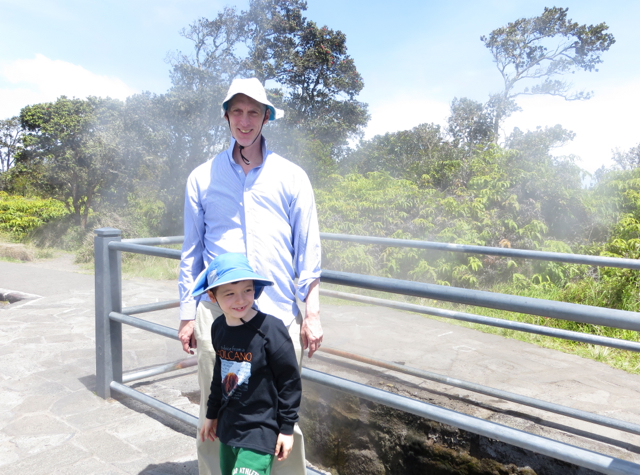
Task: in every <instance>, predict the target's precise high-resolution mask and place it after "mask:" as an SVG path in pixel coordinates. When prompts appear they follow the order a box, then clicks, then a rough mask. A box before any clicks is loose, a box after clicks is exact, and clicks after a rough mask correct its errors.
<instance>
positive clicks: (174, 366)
mask: <svg viewBox="0 0 640 475" xmlns="http://www.w3.org/2000/svg"><path fill="white" fill-rule="evenodd" d="M192 366H198V358H197V357H196V356H192V357H191V358H186V359H184V360H180V361H176V362H175V363H167V364H162V365H158V366H153V367H151V368H146V369H141V370H138V371H129V372H128V373H124V374H123V375H122V382H123V383H130V382H131V381H138V380H139V379H144V378H150V377H151V376H156V375H158V374H163V373H169V372H170V371H177V370H179V369H185V368H191V367H192Z"/></svg>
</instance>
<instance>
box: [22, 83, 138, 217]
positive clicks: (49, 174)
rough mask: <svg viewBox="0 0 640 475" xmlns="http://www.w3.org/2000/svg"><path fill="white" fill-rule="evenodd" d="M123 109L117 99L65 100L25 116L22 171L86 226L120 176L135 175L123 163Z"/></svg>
mask: <svg viewBox="0 0 640 475" xmlns="http://www.w3.org/2000/svg"><path fill="white" fill-rule="evenodd" d="M122 109H123V104H122V102H120V101H117V100H114V99H109V98H107V99H101V98H97V97H89V98H88V99H87V100H81V99H68V98H66V97H65V96H61V97H60V98H58V100H57V101H56V102H53V103H43V104H36V105H32V106H27V107H25V108H24V109H22V111H21V112H20V123H21V125H22V127H23V128H24V130H25V136H24V150H23V151H22V152H21V153H20V155H19V156H18V158H17V161H18V162H19V165H20V168H21V170H20V173H21V174H30V175H32V176H34V177H35V178H36V179H35V180H34V183H36V185H37V186H38V188H39V189H40V191H42V192H43V193H44V194H47V195H49V196H52V197H54V198H55V199H57V200H60V201H61V202H63V203H64V204H65V206H66V207H67V209H68V210H69V212H70V213H72V214H73V215H74V216H75V219H76V224H77V225H79V226H81V227H82V228H84V227H85V226H86V224H87V217H88V215H89V211H90V210H91V209H92V207H93V206H94V203H95V201H96V199H97V198H98V197H99V196H100V195H101V194H102V193H103V192H105V191H106V190H108V189H109V187H111V186H112V185H114V183H115V182H116V181H117V180H118V178H119V177H128V176H131V175H132V174H133V173H132V171H131V169H130V167H129V164H128V163H127V162H126V161H124V160H123V156H124V154H123V152H122V143H121V140H120V139H121V137H122V136H123V135H124V133H125V131H124V127H123V121H122Z"/></svg>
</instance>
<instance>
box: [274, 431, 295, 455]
mask: <svg viewBox="0 0 640 475" xmlns="http://www.w3.org/2000/svg"><path fill="white" fill-rule="evenodd" d="M292 448H293V434H291V435H284V434H278V442H276V457H278V462H282V461H283V460H284V459H286V458H287V457H288V456H289V454H290V453H291V449H292Z"/></svg>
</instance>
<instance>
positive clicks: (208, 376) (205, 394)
mask: <svg viewBox="0 0 640 475" xmlns="http://www.w3.org/2000/svg"><path fill="white" fill-rule="evenodd" d="M221 314H222V312H221V311H220V307H218V305H217V304H213V303H211V302H206V301H202V302H200V303H199V304H198V311H197V314H196V322H195V335H196V339H197V340H198V383H199V384H200V418H199V422H198V434H197V442H196V447H197V449H198V470H199V473H200V475H220V458H219V452H220V444H219V442H218V440H216V441H215V442H211V441H210V440H206V441H205V442H202V441H201V440H200V427H201V426H202V422H203V421H204V420H205V418H206V417H207V401H208V400H209V393H210V390H211V380H212V379H213V365H214V363H215V353H214V351H213V345H212V344H211V324H212V323H213V320H214V319H215V318H216V317H218V316H219V315H221ZM301 323H302V317H301V316H298V318H297V319H296V321H294V322H293V323H292V324H291V326H290V327H289V335H290V336H291V340H292V341H293V347H294V348H295V351H296V359H297V360H298V365H299V366H302V340H301V337H300V325H301ZM306 470H307V469H306V462H305V455H304V438H303V436H302V432H301V431H300V428H299V427H298V424H296V425H295V427H294V432H293V450H292V451H291V453H290V454H289V457H287V459H286V460H283V461H282V462H278V460H276V461H275V462H273V469H272V471H271V473H272V474H273V475H304V474H306Z"/></svg>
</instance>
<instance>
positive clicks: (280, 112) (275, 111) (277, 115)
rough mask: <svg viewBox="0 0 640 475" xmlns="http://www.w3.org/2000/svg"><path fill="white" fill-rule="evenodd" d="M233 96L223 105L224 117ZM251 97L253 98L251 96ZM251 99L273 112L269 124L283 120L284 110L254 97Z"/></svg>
mask: <svg viewBox="0 0 640 475" xmlns="http://www.w3.org/2000/svg"><path fill="white" fill-rule="evenodd" d="M238 94H244V95H245V96H248V94H245V93H244V92H239V93H238ZM235 95H236V94H234V95H233V96H235ZM233 96H231V97H230V98H229V99H227V100H226V101H224V102H223V103H222V116H223V117H224V115H225V114H226V113H227V106H228V105H229V101H230V100H231V99H233ZM249 97H251V96H249ZM251 99H253V100H255V101H257V102H260V104H262V105H264V106H267V109H269V110H270V111H271V113H270V114H269V122H271V121H272V120H276V119H281V118H282V117H284V111H283V110H282V109H278V108H276V107H274V106H273V105H271V104H265V103H263V102H261V101H259V100H258V99H255V98H253V97H251Z"/></svg>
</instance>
